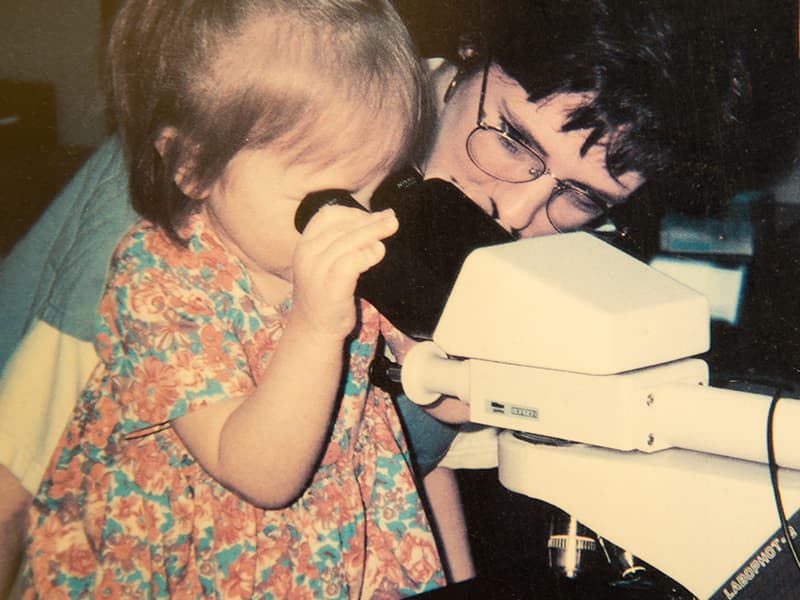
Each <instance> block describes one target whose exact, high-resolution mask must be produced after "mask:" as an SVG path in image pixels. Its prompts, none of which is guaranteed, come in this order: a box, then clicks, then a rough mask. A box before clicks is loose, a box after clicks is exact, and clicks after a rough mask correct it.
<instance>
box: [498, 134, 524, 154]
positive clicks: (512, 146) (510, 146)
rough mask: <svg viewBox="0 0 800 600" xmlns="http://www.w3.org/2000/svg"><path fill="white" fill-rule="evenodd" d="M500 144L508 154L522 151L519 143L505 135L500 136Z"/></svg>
mask: <svg viewBox="0 0 800 600" xmlns="http://www.w3.org/2000/svg"><path fill="white" fill-rule="evenodd" d="M500 144H501V146H502V147H503V150H505V151H506V152H507V153H508V154H517V153H518V152H519V151H520V148H519V144H517V143H516V142H515V141H513V140H511V139H510V138H507V137H505V136H500Z"/></svg>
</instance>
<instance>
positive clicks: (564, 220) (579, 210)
mask: <svg viewBox="0 0 800 600" xmlns="http://www.w3.org/2000/svg"><path fill="white" fill-rule="evenodd" d="M547 217H548V218H549V219H550V222H551V223H552V224H553V226H554V227H555V228H556V229H558V230H559V231H561V232H566V231H575V230H577V229H583V228H587V227H588V228H592V229H593V228H595V227H599V226H601V225H603V224H604V223H605V222H607V221H608V213H607V212H606V210H605V209H604V208H603V207H602V206H600V205H599V204H598V203H597V202H596V201H594V200H592V198H590V197H589V196H588V195H587V194H585V193H584V192H581V191H580V190H576V189H572V188H564V189H561V190H558V191H557V192H556V193H555V194H553V196H551V197H550V200H549V201H548V203H547Z"/></svg>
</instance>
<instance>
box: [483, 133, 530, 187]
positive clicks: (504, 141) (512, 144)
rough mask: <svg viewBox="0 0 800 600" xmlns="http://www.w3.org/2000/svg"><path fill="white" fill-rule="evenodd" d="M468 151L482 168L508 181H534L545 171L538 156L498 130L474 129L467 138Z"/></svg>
mask: <svg viewBox="0 0 800 600" xmlns="http://www.w3.org/2000/svg"><path fill="white" fill-rule="evenodd" d="M467 153H468V154H469V157H470V159H472V162H473V163H475V166H476V167H478V168H479V169H480V170H481V171H483V172H484V173H486V174H487V175H491V176H492V177H495V178H497V179H500V180H501V181H506V182H508V183H524V182H526V181H533V180H534V179H536V178H537V177H540V176H541V175H542V173H544V171H545V165H544V163H543V162H542V160H541V159H540V158H539V157H538V156H536V155H535V154H532V153H531V151H530V150H528V149H527V148H526V147H525V146H523V145H522V144H520V143H518V142H516V141H514V140H512V139H511V138H510V137H508V136H507V135H504V134H503V133H502V132H501V131H498V130H496V129H489V128H483V127H478V128H476V129H474V130H473V131H472V133H471V134H470V135H469V137H468V138H467Z"/></svg>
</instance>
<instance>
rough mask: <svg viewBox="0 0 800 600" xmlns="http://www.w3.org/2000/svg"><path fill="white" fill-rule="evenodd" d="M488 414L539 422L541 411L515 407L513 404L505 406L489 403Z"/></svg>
mask: <svg viewBox="0 0 800 600" xmlns="http://www.w3.org/2000/svg"><path fill="white" fill-rule="evenodd" d="M486 408H487V410H488V412H490V413H493V414H496V415H507V416H509V417H524V418H526V419H534V420H536V421H538V420H539V410H538V409H536V408H531V407H530V406H515V405H513V404H503V403H502V402H495V401H492V400H490V401H488V402H487V403H486Z"/></svg>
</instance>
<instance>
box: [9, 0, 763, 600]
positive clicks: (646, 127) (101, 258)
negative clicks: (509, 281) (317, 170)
mask: <svg viewBox="0 0 800 600" xmlns="http://www.w3.org/2000/svg"><path fill="white" fill-rule="evenodd" d="M400 4H401V5H402V2H400ZM712 4H714V2H712ZM723 4H724V3H720V6H718V7H717V6H713V7H712V6H709V5H708V3H703V8H702V11H700V10H698V8H697V7H696V5H695V3H692V2H687V3H685V4H683V3H676V4H674V5H673V6H672V8H671V9H670V10H667V9H664V8H663V7H662V6H661V5H662V3H660V2H659V3H656V2H641V0H618V1H614V2H612V1H610V0H608V1H606V0H533V1H532V0H502V1H497V2H492V3H485V8H483V9H482V10H480V11H478V13H479V16H480V22H479V23H478V25H477V29H478V30H479V34H478V35H471V36H465V37H463V38H462V40H463V41H462V43H461V45H460V47H459V49H458V59H457V60H455V61H453V62H448V61H442V60H438V61H431V63H430V66H431V100H432V103H433V104H434V105H435V107H436V122H435V124H434V126H433V127H432V131H431V132H428V133H429V134H430V135H429V136H428V140H429V144H428V145H427V148H426V149H425V150H424V151H423V152H422V153H421V155H420V156H419V158H418V162H417V167H418V168H419V170H420V171H421V172H422V174H423V175H424V176H425V177H426V178H440V179H442V180H444V181H446V182H449V183H451V184H452V185H454V186H455V187H457V188H459V189H460V190H461V191H462V192H463V193H464V194H466V196H468V197H469V198H470V199H471V200H472V201H473V202H474V203H475V204H477V205H478V206H479V207H480V208H481V209H483V211H484V212H485V213H486V214H487V215H488V216H489V217H491V218H492V219H494V220H495V221H496V222H497V223H498V224H499V225H500V226H501V227H502V228H503V229H505V230H506V231H507V232H508V233H509V235H510V236H513V237H531V236H536V235H548V234H557V233H560V232H566V231H573V230H576V229H581V228H585V227H590V228H593V227H597V226H599V225H602V224H604V223H605V222H607V221H608V219H609V215H610V214H613V212H614V209H615V208H616V207H618V206H620V205H622V204H624V203H625V202H626V200H628V199H629V197H630V196H631V195H632V194H633V193H634V192H636V191H637V189H639V188H640V187H641V186H642V185H643V184H644V183H645V182H646V181H647V182H654V181H657V180H658V178H660V177H661V176H662V175H663V174H664V173H666V172H667V171H668V170H670V169H675V168H676V167H677V165H679V164H683V163H687V162H692V161H694V160H696V158H697V157H698V156H703V154H704V153H707V152H708V149H709V148H711V149H712V150H713V149H714V148H715V147H717V146H718V145H719V144H722V143H724V140H727V139H729V131H731V130H732V128H733V127H734V126H736V125H737V124H738V123H739V122H740V120H743V119H744V118H745V115H747V107H748V102H749V101H750V99H751V97H752V95H753V89H754V86H755V85H756V82H754V81H753V80H751V78H750V69H749V64H750V63H748V59H747V55H746V54H745V53H744V49H743V48H741V47H739V46H738V45H737V43H738V41H740V40H744V39H745V36H741V35H735V34H731V33H730V31H728V33H727V34H723V33H721V30H719V29H718V23H717V22H716V20H715V19H716V17H721V16H724V17H725V19H721V20H720V22H722V21H725V22H726V25H727V26H728V27H733V28H734V29H735V28H736V27H738V26H740V25H741V26H744V25H745V24H746V22H745V21H746V18H745V16H743V15H739V16H737V15H732V14H730V13H729V12H725V11H724V10H723ZM678 5H680V6H678ZM481 6H482V5H481ZM749 30H750V31H752V27H751V28H750V29H749ZM760 66H761V67H762V68H764V65H763V64H762V65H760ZM126 198H127V174H126V172H125V166H124V164H123V161H122V157H121V154H120V152H119V148H118V145H117V143H116V141H115V140H113V139H112V140H111V141H109V142H108V143H106V144H105V145H104V146H103V147H101V149H99V150H98V152H97V153H96V154H95V155H94V156H93V157H92V158H91V159H90V161H89V162H88V163H87V165H86V166H85V167H84V168H83V169H82V171H81V172H80V173H78V175H77V176H76V177H75V179H74V180H73V181H72V182H71V183H70V184H69V186H68V187H67V188H65V190H64V191H63V192H62V194H61V195H60V196H59V197H58V198H57V199H56V201H55V202H54V203H53V204H52V205H51V207H50V208H49V210H48V212H47V213H46V214H45V215H44V217H43V218H42V219H41V220H40V221H39V222H38V223H37V225H36V226H35V227H34V229H33V230H32V231H31V232H30V233H29V234H28V235H27V236H26V237H25V238H23V240H22V241H21V242H20V243H18V244H17V246H16V247H15V249H14V251H13V252H12V253H11V255H10V256H9V257H7V259H6V260H5V261H4V263H3V264H2V266H1V267H0V305H2V306H3V307H4V314H3V317H2V319H3V320H2V321H0V339H2V340H3V344H2V348H0V367H5V371H4V373H3V376H2V379H0V442H1V443H2V445H1V446H0V463H1V464H0V488H2V489H3V490H5V492H4V496H5V501H4V503H2V504H0V528H2V529H0V530H1V531H2V533H0V548H4V551H5V552H6V553H7V555H8V558H7V559H5V560H0V563H2V564H4V565H5V568H6V570H7V572H6V573H0V595H2V591H3V585H4V584H5V581H3V579H4V578H5V580H6V581H8V580H10V577H11V576H13V571H12V565H14V564H15V562H14V560H13V558H14V556H15V555H16V554H17V550H18V549H19V547H20V544H21V536H22V532H23V529H22V527H21V521H20V515H21V514H24V512H25V508H26V506H27V505H28V503H29V502H30V498H31V496H30V492H32V491H35V490H36V488H37V487H38V484H39V478H40V477H41V471H42V470H43V469H44V467H45V466H46V463H47V460H48V459H49V454H50V452H52V448H53V446H54V444H55V441H56V439H57V438H58V435H59V434H60V432H61V430H62V428H63V425H64V422H65V421H66V418H67V416H68V414H69V411H70V409H71V406H72V405H73V404H74V402H75V400H76V397H77V393H78V392H79V390H80V389H81V387H82V385H83V383H84V380H85V377H86V368H87V363H88V367H91V363H92V361H91V360H88V359H87V358H86V357H87V356H90V355H91V354H92V352H93V349H92V346H91V344H92V339H93V335H94V330H93V326H92V323H93V316H94V312H95V305H96V303H97V299H98V298H99V297H100V293H101V291H102V290H101V288H102V282H103V279H104V272H105V269H106V265H107V263H108V259H109V257H110V254H111V251H112V249H113V247H114V245H115V243H116V241H117V238H118V237H120V236H121V235H122V233H123V232H124V231H125V230H126V229H127V228H128V227H129V226H130V225H131V224H132V223H133V219H134V215H133V213H132V211H131V210H130V208H128V206H127V202H126ZM99 219H102V220H103V225H102V226H97V221H98V220H99ZM456 230H457V228H454V231H456ZM409 268H413V265H409ZM23 336H24V339H23ZM20 340H22V341H20ZM12 353H13V357H12V358H11V359H10V360H9V357H11V355H12ZM65 365H67V366H66V367H65ZM70 365H71V366H70ZM33 371H36V372H37V373H40V374H47V377H37V376H34V377H31V373H32V372H33ZM53 373H57V374H58V377H51V376H50V375H51V374H53ZM56 379H57V381H56ZM401 409H402V411H403V415H404V418H405V419H406V427H407V429H408V434H409V438H410V443H411V445H412V446H413V447H414V451H415V454H416V459H417V461H418V463H419V465H418V466H419V470H420V474H421V475H422V476H424V477H425V483H426V489H427V491H428V496H429V500H430V504H431V507H432V510H433V513H434V517H435V519H436V520H437V522H438V526H439V531H440V534H441V537H442V542H443V548H444V550H445V555H446V557H447V559H448V561H449V568H450V578H451V580H453V581H456V580H462V579H466V578H469V577H471V576H472V575H473V574H474V569H473V566H472V563H471V560H470V554H469V547H468V544H467V540H466V534H465V531H464V523H463V518H462V515H461V512H460V509H459V505H458V500H457V488H456V485H455V480H454V478H453V477H452V474H451V473H450V472H449V471H447V470H446V469H442V468H438V469H437V468H435V467H436V464H437V462H438V461H439V460H440V459H441V457H442V456H443V454H444V453H445V452H446V450H447V448H448V446H449V444H450V442H451V441H452V439H453V436H454V435H455V433H456V431H457V428H455V427H453V426H449V425H445V424H442V423H440V422H439V421H438V420H435V419H432V418H430V417H429V416H428V415H427V414H425V413H424V412H423V411H422V410H421V409H419V408H417V407H412V406H408V405H407V404H403V405H402V406H401ZM444 413H445V414H441V413H440V414H438V415H437V416H439V417H442V418H444V419H446V420H448V421H451V422H458V421H463V420H466V416H467V411H466V410H465V407H464V405H462V404H461V403H458V402H457V401H453V402H452V403H450V404H449V405H448V406H447V409H446V410H445V411H444ZM21 424H24V427H23V426H21ZM3 465H5V466H3ZM3 538H4V539H3ZM0 558H5V557H2V556H0Z"/></svg>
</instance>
